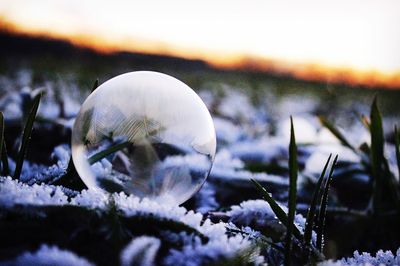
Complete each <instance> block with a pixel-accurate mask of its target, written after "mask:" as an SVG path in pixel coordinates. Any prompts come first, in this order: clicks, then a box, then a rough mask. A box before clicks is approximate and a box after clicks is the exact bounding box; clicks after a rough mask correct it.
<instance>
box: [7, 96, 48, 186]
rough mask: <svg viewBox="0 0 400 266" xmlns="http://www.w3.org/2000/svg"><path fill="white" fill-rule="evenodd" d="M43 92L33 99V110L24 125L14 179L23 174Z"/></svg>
mask: <svg viewBox="0 0 400 266" xmlns="http://www.w3.org/2000/svg"><path fill="white" fill-rule="evenodd" d="M41 96H42V94H38V95H36V96H35V98H34V99H33V101H32V108H31V111H30V113H29V115H28V117H27V120H26V123H25V127H24V131H23V133H22V142H21V146H20V149H19V153H18V157H17V159H16V164H15V171H14V176H13V177H14V179H19V177H20V175H21V171H22V165H23V163H24V159H25V156H26V152H27V148H28V145H29V141H30V138H31V133H32V129H33V123H34V122H35V118H36V113H37V111H38V108H39V103H40V98H41Z"/></svg>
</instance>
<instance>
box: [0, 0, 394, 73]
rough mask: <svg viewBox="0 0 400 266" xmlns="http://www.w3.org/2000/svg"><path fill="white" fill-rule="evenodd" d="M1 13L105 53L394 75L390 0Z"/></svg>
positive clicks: (68, 4)
mask: <svg viewBox="0 0 400 266" xmlns="http://www.w3.org/2000/svg"><path fill="white" fill-rule="evenodd" d="M0 17H1V19H2V20H3V22H6V23H9V24H12V25H13V26H14V27H16V28H17V29H18V30H19V31H21V32H28V33H32V34H37V33H40V34H45V35H49V36H53V37H58V38H65V39H68V40H71V41H72V42H74V43H76V44H83V45H88V46H91V47H95V48H97V49H101V50H105V51H114V50H129V51H138V52H147V53H158V54H160V53H162V54H170V55H176V56H182V57H185V58H196V59H204V60H206V61H208V62H210V63H213V64H217V65H218V64H219V65H229V64H234V63H238V62H240V61H241V60H244V59H254V60H255V59H257V60H262V59H265V60H277V61H280V62H285V63H286V64H288V65H290V64H293V65H296V64H308V65H319V66H323V67H333V68H340V69H352V70H355V71H370V72H371V71H375V72H379V73H381V74H384V75H389V76H397V77H398V75H399V73H400V1H395V0H393V1H391V0H381V1H369V0H364V1H349V0H347V1H345V0H335V1H267V0H260V1H258V0H227V1H225V0H219V1H215V0H202V1H190V0H182V1H180V0H169V1H156V0H147V1H128V0H126V1H124V0H116V1H102V0H65V1H64V0H58V1H57V0H9V1H7V0H2V1H0Z"/></svg>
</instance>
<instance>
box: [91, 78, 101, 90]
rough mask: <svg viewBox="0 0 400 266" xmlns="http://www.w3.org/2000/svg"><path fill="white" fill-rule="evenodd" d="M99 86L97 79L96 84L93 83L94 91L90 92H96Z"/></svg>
mask: <svg viewBox="0 0 400 266" xmlns="http://www.w3.org/2000/svg"><path fill="white" fill-rule="evenodd" d="M98 86H99V79H96V80H95V82H94V83H93V86H92V90H91V91H90V92H94V91H95V90H96V89H97V87H98Z"/></svg>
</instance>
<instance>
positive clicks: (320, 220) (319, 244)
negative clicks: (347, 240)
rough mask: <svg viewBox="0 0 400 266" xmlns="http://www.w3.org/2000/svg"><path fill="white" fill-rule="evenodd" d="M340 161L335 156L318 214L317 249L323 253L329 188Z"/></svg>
mask: <svg viewBox="0 0 400 266" xmlns="http://www.w3.org/2000/svg"><path fill="white" fill-rule="evenodd" d="M337 159H338V155H336V156H335V158H334V159H333V162H332V166H331V170H330V171H329V175H328V178H327V179H326V182H325V186H324V193H323V196H322V199H321V203H320V208H319V213H318V221H317V222H318V227H317V249H318V250H319V251H320V252H322V241H323V238H324V229H325V217H326V209H327V205H328V192H329V187H330V185H331V182H332V174H333V170H334V169H335V165H336V162H337Z"/></svg>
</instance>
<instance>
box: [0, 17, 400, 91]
mask: <svg viewBox="0 0 400 266" xmlns="http://www.w3.org/2000/svg"><path fill="white" fill-rule="evenodd" d="M0 30H3V31H6V32H10V33H14V34H24V35H28V36H34V37H43V38H49V39H60V40H64V41H68V42H70V43H72V44H73V45H75V46H78V47H85V48H90V49H93V50H96V51H98V52H100V53H106V54H109V53H114V52H120V51H126V52H136V53H145V54H157V55H160V54H161V55H168V56H175V57H181V58H185V59H193V60H203V61H205V62H206V63H208V64H210V65H211V66H214V67H216V68H220V69H226V70H244V71H258V72H264V73H275V74H283V75H288V76H292V77H294V78H297V79H301V80H308V81H320V82H329V83H336V84H348V85H351V86H365V87H370V88H375V87H382V88H388V89H400V70H398V71H385V72H382V71H378V70H359V69H357V68H354V67H350V66H340V67H337V66H328V65H324V64H320V63H315V62H311V63H310V62H303V63H299V62H291V61H290V60H287V59H280V58H266V57H263V56H254V55H246V54H238V53H229V52H224V53H221V52H219V51H207V50H202V49H194V48H188V47H183V46H178V45H171V44H168V43H163V42H154V41H149V40H144V39H140V38H119V39H118V38H117V39H113V40H111V39H109V38H104V37H102V36H98V35H95V34H90V33H84V34H83V33H65V32H58V31H56V30H54V31H51V32H49V31H46V30H42V29H38V28H36V27H35V26H34V25H32V26H28V25H18V24H17V23H13V22H10V21H8V20H7V19H6V18H4V17H1V16H0Z"/></svg>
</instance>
